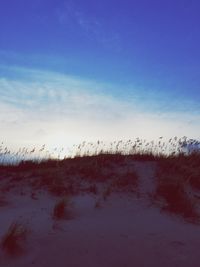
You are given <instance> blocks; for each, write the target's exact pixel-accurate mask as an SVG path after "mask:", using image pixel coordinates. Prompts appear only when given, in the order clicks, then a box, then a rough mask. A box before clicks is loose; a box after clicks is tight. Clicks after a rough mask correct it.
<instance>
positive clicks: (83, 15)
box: [0, 0, 200, 147]
mask: <svg viewBox="0 0 200 267" xmlns="http://www.w3.org/2000/svg"><path fill="white" fill-rule="evenodd" d="M199 14H200V2H199V1H198V0H176V1H174V0H173V1H172V0H167V1H165V0H163V1H160V0H151V1H149V0H135V1H134V0H123V1H122V0H115V1H114V0H107V1H106V0H101V1H94V0H84V1H81V0H74V1H64V0H34V1H31V0H17V1H16V0H1V7H0V129H1V136H0V139H1V140H2V141H4V142H6V143H7V144H8V145H10V146H11V147H17V146H24V145H25V146H30V145H32V144H35V145H39V144H43V143H46V144H47V145H49V146H58V145H59V146H65V145H69V144H72V143H73V144H74V143H79V142H82V141H84V140H86V141H94V140H108V141H109V140H116V139H130V138H131V139H134V138H136V137H141V138H146V139H155V138H158V137H159V136H164V137H166V138H169V137H171V136H185V135H186V136H188V137H189V138H199V137H200V123H199V122H200V104H199V103H200V90H199V85H200V75H199V73H200V50H199V47H200V34H199V29H200V17H199Z"/></svg>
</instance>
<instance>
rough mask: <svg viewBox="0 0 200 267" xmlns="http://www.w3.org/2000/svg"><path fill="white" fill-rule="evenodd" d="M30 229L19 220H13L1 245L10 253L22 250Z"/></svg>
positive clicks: (13, 253)
mask: <svg viewBox="0 0 200 267" xmlns="http://www.w3.org/2000/svg"><path fill="white" fill-rule="evenodd" d="M27 233H28V230H27V228H26V227H25V226H24V225H22V224H21V223H18V222H13V223H12V224H11V225H10V227H9V228H8V230H7V232H6V233H5V235H4V236H3V238H2V242H1V247H2V249H3V250H4V251H5V252H7V253H8V254H10V255H15V254H18V253H20V252H22V243H23V242H24V241H25V240H26V237H27Z"/></svg>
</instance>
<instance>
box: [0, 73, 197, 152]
mask: <svg viewBox="0 0 200 267" xmlns="http://www.w3.org/2000/svg"><path fill="white" fill-rule="evenodd" d="M12 71H14V72H16V74H17V73H19V72H20V74H21V75H20V77H22V76H24V79H11V78H6V77H3V78H0V93H1V97H0V128H1V139H2V141H5V142H6V143H7V144H9V145H10V146H13V147H17V146H24V145H25V146H30V145H41V144H43V143H46V144H47V146H49V147H53V146H65V145H66V146H71V145H72V144H74V143H79V142H82V141H84V140H86V141H95V140H99V139H100V140H116V139H130V138H133V139H134V138H136V137H141V138H146V139H154V138H157V137H158V136H160V135H162V136H165V137H167V138H168V137H171V136H175V135H177V136H183V135H187V136H188V137H192V138H199V133H200V125H199V121H200V116H199V115H198V114H196V115H195V114H193V113H188V114H186V113H185V112H179V113H177V112H167V113H162V112H160V113H159V114H158V113H153V112H149V111H148V110H146V111H145V110H144V109H142V108H141V107H140V105H139V103H137V102H134V100H131V101H125V100H120V99H119V98H116V97H114V96H112V95H110V94H108V93H105V90H104V89H105V87H107V88H110V85H105V84H100V83H97V82H94V81H88V80H83V79H80V78H77V77H71V76H65V75H60V74H57V73H49V72H43V71H37V70H24V69H17V68H13V69H12ZM27 77H28V78H27Z"/></svg>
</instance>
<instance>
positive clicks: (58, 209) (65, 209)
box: [53, 198, 72, 220]
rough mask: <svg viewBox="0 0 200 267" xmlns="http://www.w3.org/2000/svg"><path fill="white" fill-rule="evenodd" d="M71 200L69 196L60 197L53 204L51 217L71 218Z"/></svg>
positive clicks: (55, 218) (59, 218) (56, 218)
mask: <svg viewBox="0 0 200 267" xmlns="http://www.w3.org/2000/svg"><path fill="white" fill-rule="evenodd" d="M71 207H72V202H71V201H70V199H69V198H63V199H60V200H59V201H58V202H57V203H56V204H55V206H54V209H53V219H54V220H62V219H72V210H71Z"/></svg>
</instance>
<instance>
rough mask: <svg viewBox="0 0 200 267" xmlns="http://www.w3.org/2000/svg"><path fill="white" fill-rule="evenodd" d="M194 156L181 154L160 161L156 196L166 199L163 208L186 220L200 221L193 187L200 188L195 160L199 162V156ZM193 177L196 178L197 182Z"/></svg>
mask: <svg viewBox="0 0 200 267" xmlns="http://www.w3.org/2000/svg"><path fill="white" fill-rule="evenodd" d="M192 158H193V156H192V155H191V156H187V157H185V156H183V155H180V156H178V157H174V158H168V159H165V160H162V161H161V162H159V163H158V170H157V175H156V190H155V194H154V198H156V199H162V200H164V203H163V205H162V209H163V210H167V211H168V212H171V213H174V214H177V215H179V216H181V217H183V218H184V219H186V220H189V221H193V222H197V221H198V222H199V219H200V214H199V213H198V210H197V204H198V203H197V200H196V199H195V197H194V192H193V189H194V188H195V189H198V188H199V184H200V181H199V179H200V176H199V175H200V172H199V173H198V167H197V166H196V164H195V161H194V160H196V163H197V162H198V158H193V160H191V159H192ZM196 167H197V168H196ZM197 173H198V175H197ZM197 177H199V179H198V178H197ZM193 179H196V184H194V182H193V181H194V180H193Z"/></svg>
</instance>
